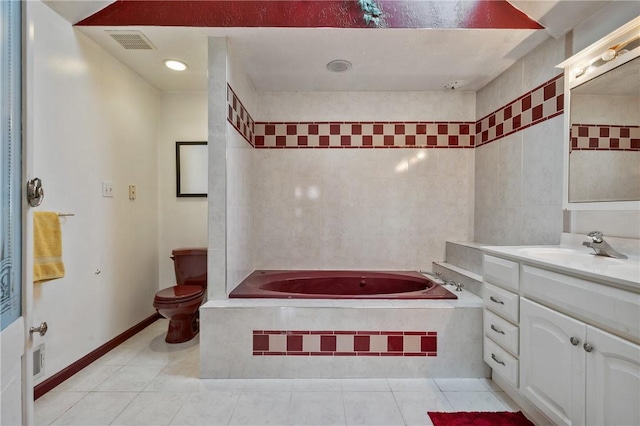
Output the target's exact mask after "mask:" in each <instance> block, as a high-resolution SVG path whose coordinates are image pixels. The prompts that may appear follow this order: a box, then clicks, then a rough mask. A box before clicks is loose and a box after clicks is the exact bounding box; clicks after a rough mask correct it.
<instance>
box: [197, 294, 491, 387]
mask: <svg viewBox="0 0 640 426" xmlns="http://www.w3.org/2000/svg"><path fill="white" fill-rule="evenodd" d="M481 302H482V301H481V299H480V298H478V297H477V296H475V295H473V294H471V293H469V292H462V294H461V297H460V299H459V300H455V301H403V302H401V303H400V302H397V301H388V300H376V301H366V302H365V301H351V300H350V301H337V300H314V301H305V300H274V299H270V300H265V299H261V300H259V299H229V300H212V301H209V302H207V303H206V304H205V305H203V306H202V307H201V310H200V336H201V337H200V342H201V343H200V360H201V363H200V376H201V377H202V378H275V377H277V378H294V377H295V378H348V377H362V378H364V377H427V378H440V377H477V378H481V377H486V373H487V370H486V365H485V364H484V362H483V361H482V307H481V306H482V305H481ZM220 324H224V326H220ZM287 330H289V331H297V332H301V331H309V334H306V335H305V334H300V335H295V334H282V332H283V331H284V332H286V331H287ZM330 330H331V331H330ZM378 330H380V331H383V330H390V331H393V332H395V333H398V334H393V335H386V336H385V335H375V334H372V335H358V334H351V333H353V332H354V331H355V332H357V331H378ZM416 330H418V331H420V330H428V331H426V333H435V334H432V335H431V336H430V335H429V334H427V335H424V336H422V335H417V334H416V335H414V334H412V333H411V332H415V331H416ZM254 331H255V332H257V333H266V332H273V333H274V334H254ZM312 331H313V332H318V333H319V332H322V333H324V334H311V332H312ZM275 333H278V334H275ZM343 333H348V334H343ZM400 333H402V334H400ZM257 336H261V337H257ZM295 336H300V337H302V339H297V337H295ZM312 336H325V339H326V341H325V342H324V343H325V345H326V346H324V349H326V351H323V350H322V349H323V346H322V339H319V340H318V341H315V340H314V339H315V337H312ZM359 336H369V349H370V351H373V349H372V345H377V344H378V343H380V346H381V347H382V346H383V343H384V342H383V340H385V338H386V344H387V346H386V347H387V351H388V352H387V353H389V348H391V349H392V350H391V352H398V351H393V349H399V348H400V345H402V346H403V351H404V350H405V349H404V344H405V341H406V342H407V343H408V346H407V348H410V347H411V346H410V345H414V346H415V348H416V349H417V348H418V342H419V343H420V349H422V346H421V344H422V338H423V337H424V338H425V342H424V343H425V346H424V349H425V350H424V351H422V350H420V352H425V353H426V355H424V356H422V355H420V356H401V357H399V356H382V355H381V356H373V355H364V356H358V354H357V352H358V351H357V350H356V344H357V345H358V346H357V347H358V349H364V345H365V342H364V340H363V341H362V342H360V341H359V342H358V343H356V341H355V340H356V338H358V337H359ZM291 337H293V338H292V342H291V344H292V345H296V346H295V348H297V349H300V348H304V347H305V344H306V345H307V348H311V347H315V346H314V345H315V344H316V343H317V344H318V345H319V347H318V351H317V352H318V353H320V352H332V353H333V355H325V354H323V355H316V356H311V355H309V356H302V355H293V354H291V355H288V354H287V351H286V348H287V346H286V345H287V339H288V338H291ZM305 337H306V338H307V339H308V341H307V342H305ZM331 337H335V352H344V353H347V352H352V353H353V352H355V354H354V355H344V356H340V355H338V356H336V354H335V353H334V350H333V343H334V339H333V338H331ZM390 338H391V339H390ZM400 338H401V339H400ZM429 338H437V342H436V340H435V339H429ZM267 339H268V343H267ZM271 339H273V340H274V342H273V343H274V347H277V348H280V349H282V348H285V351H284V354H283V353H282V352H281V351H279V350H278V351H277V353H278V355H277V356H276V355H269V356H267V355H266V354H265V353H264V352H265V351H264V350H263V351H254V349H259V348H262V349H265V348H267V345H269V348H271V343H272V342H271ZM293 339H297V340H296V341H295V342H293ZM376 339H379V340H380V342H378V340H376ZM412 339H413V340H412ZM414 340H415V341H414ZM372 341H373V342H374V343H372ZM300 343H302V347H300V346H299V344H300ZM255 345H258V346H255ZM360 345H363V346H360ZM388 345H391V346H388ZM291 347H292V349H293V348H294V346H291ZM375 348H377V346H376V347H375ZM375 348H374V349H375ZM255 352H262V355H256V354H255ZM274 352H275V351H274ZM362 352H365V351H362ZM375 353H378V352H377V351H376V352H375ZM429 354H435V356H433V355H432V356H429Z"/></svg>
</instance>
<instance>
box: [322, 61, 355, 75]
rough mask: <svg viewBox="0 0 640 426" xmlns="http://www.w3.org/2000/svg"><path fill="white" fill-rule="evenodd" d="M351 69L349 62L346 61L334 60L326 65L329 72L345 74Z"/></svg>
mask: <svg viewBox="0 0 640 426" xmlns="http://www.w3.org/2000/svg"><path fill="white" fill-rule="evenodd" d="M349 68H351V62H349V61H347V60H346V59H335V60H333V61H331V62H329V63H328V64H327V69H328V70H329V71H331V72H345V71H347V70H348V69H349Z"/></svg>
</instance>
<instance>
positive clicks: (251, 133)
mask: <svg viewBox="0 0 640 426" xmlns="http://www.w3.org/2000/svg"><path fill="white" fill-rule="evenodd" d="M227 109H228V115H227V121H228V122H229V123H230V124H231V125H232V126H233V128H234V129H236V131H237V132H238V133H240V135H241V136H242V137H243V138H244V140H246V141H247V142H248V143H249V145H251V146H253V147H254V148H255V147H256V145H258V146H259V145H262V144H264V135H262V134H261V135H260V140H259V141H256V134H255V122H254V121H253V118H251V114H249V111H247V109H246V108H245V107H244V105H243V104H242V101H241V100H240V98H239V97H238V95H236V92H234V91H233V89H232V88H231V86H229V85H228V84H227ZM269 131H273V132H274V133H275V128H274V129H269ZM258 142H259V143H258Z"/></svg>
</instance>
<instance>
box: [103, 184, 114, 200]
mask: <svg viewBox="0 0 640 426" xmlns="http://www.w3.org/2000/svg"><path fill="white" fill-rule="evenodd" d="M102 196H103V197H110V198H113V182H106V181H102Z"/></svg>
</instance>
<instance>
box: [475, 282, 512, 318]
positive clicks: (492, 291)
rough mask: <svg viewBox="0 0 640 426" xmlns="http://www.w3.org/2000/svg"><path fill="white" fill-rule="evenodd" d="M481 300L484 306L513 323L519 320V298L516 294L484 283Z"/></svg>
mask: <svg viewBox="0 0 640 426" xmlns="http://www.w3.org/2000/svg"><path fill="white" fill-rule="evenodd" d="M483 300H484V306H485V307H487V308H489V309H491V310H492V311H493V312H495V313H496V314H498V315H500V316H502V317H504V318H506V319H508V320H511V321H513V322H515V323H517V322H518V321H519V318H520V316H519V313H520V300H519V297H518V295H517V294H515V293H511V292H510V291H507V290H504V289H502V288H500V287H497V286H495V285H492V284H489V283H484V291H483Z"/></svg>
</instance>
